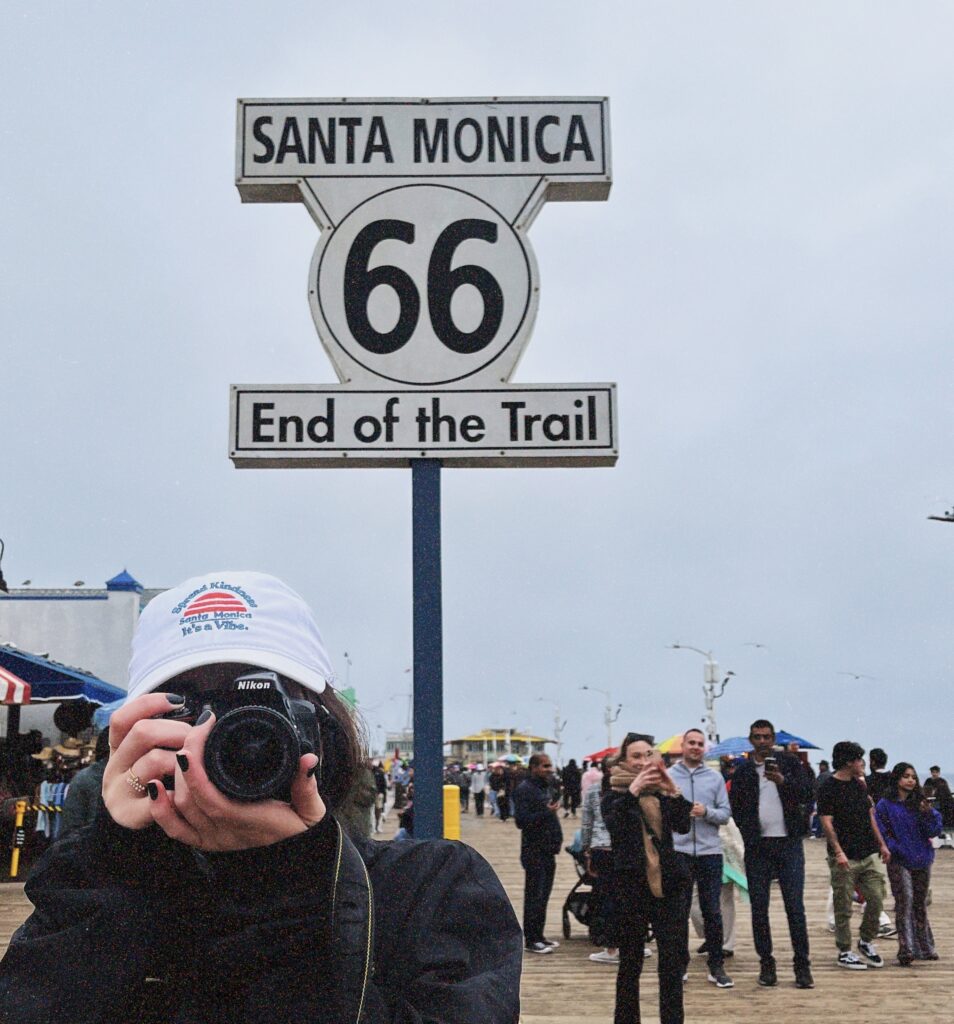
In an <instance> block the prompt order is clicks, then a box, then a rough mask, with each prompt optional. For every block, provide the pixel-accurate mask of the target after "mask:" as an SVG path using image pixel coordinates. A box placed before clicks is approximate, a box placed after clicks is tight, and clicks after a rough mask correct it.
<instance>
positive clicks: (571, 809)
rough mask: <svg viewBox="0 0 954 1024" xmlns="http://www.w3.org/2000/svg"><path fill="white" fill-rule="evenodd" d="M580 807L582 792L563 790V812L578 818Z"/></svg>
mask: <svg viewBox="0 0 954 1024" xmlns="http://www.w3.org/2000/svg"><path fill="white" fill-rule="evenodd" d="M579 806H580V791H579V790H578V789H564V790H563V810H564V811H566V813H567V814H572V815H573V817H574V818H575V817H576V812H577V808H578V807H579Z"/></svg>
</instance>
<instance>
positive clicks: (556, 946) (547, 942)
mask: <svg viewBox="0 0 954 1024" xmlns="http://www.w3.org/2000/svg"><path fill="white" fill-rule="evenodd" d="M543 944H544V946H549V947H550V949H559V948H560V943H559V942H554V941H553V939H544V940H543Z"/></svg>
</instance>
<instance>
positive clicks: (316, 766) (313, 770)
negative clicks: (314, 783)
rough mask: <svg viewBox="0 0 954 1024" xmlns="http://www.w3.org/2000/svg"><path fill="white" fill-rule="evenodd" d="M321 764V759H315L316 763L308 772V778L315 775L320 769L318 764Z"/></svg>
mask: <svg viewBox="0 0 954 1024" xmlns="http://www.w3.org/2000/svg"><path fill="white" fill-rule="evenodd" d="M320 764H321V762H320V761H315V763H314V764H313V765H312V766H311V767H310V768H309V769H308V773H307V774H308V778H309V779H313V778H314V777H315V772H316V771H318V766H319V765H320Z"/></svg>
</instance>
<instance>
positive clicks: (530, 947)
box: [524, 942, 553, 953]
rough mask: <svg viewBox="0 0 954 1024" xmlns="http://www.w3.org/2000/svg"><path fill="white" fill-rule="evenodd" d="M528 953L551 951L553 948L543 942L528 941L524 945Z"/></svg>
mask: <svg viewBox="0 0 954 1024" xmlns="http://www.w3.org/2000/svg"><path fill="white" fill-rule="evenodd" d="M524 948H525V949H526V951H527V952H528V953H552V952H553V950H552V949H551V948H550V947H549V946H548V945H547V944H546V943H545V942H528V943H527V945H526V946H525V947H524Z"/></svg>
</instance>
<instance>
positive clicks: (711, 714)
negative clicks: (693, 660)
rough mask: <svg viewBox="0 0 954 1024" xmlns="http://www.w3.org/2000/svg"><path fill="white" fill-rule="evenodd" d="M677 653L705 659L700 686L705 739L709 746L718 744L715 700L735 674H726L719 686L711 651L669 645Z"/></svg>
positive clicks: (717, 672) (717, 670)
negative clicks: (704, 706)
mask: <svg viewBox="0 0 954 1024" xmlns="http://www.w3.org/2000/svg"><path fill="white" fill-rule="evenodd" d="M670 646H671V647H673V648H674V649H675V650H677V651H695V652H696V654H701V655H702V656H703V658H705V659H706V664H705V669H704V676H703V678H704V680H705V681H704V683H703V684H702V693H703V697H704V699H705V705H706V717H705V720H704V721H705V725H706V739H707V740H708V741H709V743H710V744H714V743H718V742H719V730H718V729H717V728H716V719H715V702H716V700H717V699H718V698H719V697H721V696H722V694H723V693H725V688H726V684H727V683H728V682H729V678H730V677H731V676H734V675H735V673H734V672H732V671H729V672H726V674H725V677H724V678H723V680H722V683H721V685H720V683H719V666H718V665H717V664H716V662H715V660H714V659H713V657H712V651H703V650H701V649H700V648H698V647H692V646H690V645H689V644H671V645H670ZM716 686H719V692H718V693H716Z"/></svg>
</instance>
